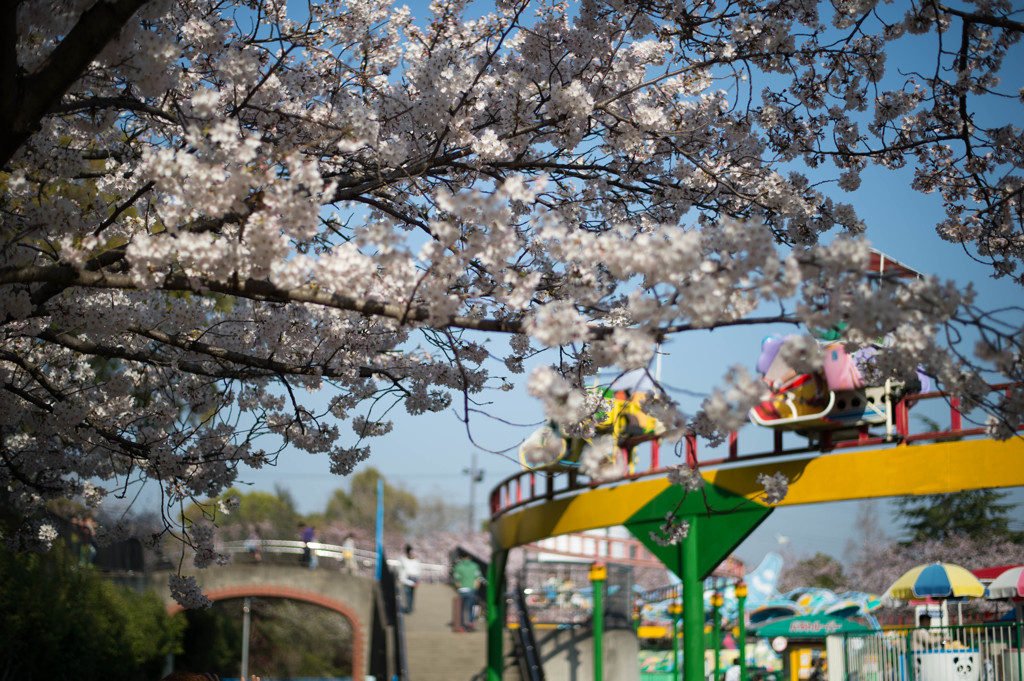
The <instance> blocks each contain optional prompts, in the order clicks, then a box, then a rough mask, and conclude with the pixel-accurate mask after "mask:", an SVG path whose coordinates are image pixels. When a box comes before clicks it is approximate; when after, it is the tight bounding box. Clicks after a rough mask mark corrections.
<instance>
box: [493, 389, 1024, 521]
mask: <svg viewBox="0 0 1024 681" xmlns="http://www.w3.org/2000/svg"><path fill="white" fill-rule="evenodd" d="M1018 385H1020V384H1018V383H1000V384H997V385H993V386H990V390H991V391H992V392H1004V391H1008V390H1009V389H1010V388H1014V387H1016V386H1018ZM932 399H941V400H943V401H945V402H946V403H947V404H948V405H949V408H950V424H951V427H950V429H949V430H943V431H928V432H923V433H911V432H910V418H909V409H910V406H911V405H914V404H917V403H919V402H922V401H925V400H932ZM893 412H894V414H893V416H894V421H895V423H894V427H895V433H894V434H893V435H892V436H870V435H869V434H868V432H867V429H866V428H865V429H862V430H861V431H860V432H858V434H857V436H856V437H855V438H850V439H844V440H833V439H832V433H831V431H827V430H825V431H822V437H821V440H820V441H819V442H818V443H817V444H816V445H813V446H808V445H805V446H801V447H790V448H784V447H783V446H782V431H781V430H776V431H775V432H774V435H775V437H774V442H773V447H772V449H771V450H770V451H766V452H756V453H752V454H743V455H741V454H739V447H738V438H739V435H738V432H736V431H733V432H732V433H730V435H729V439H728V451H729V453H728V455H727V456H725V457H721V458H717V459H708V460H703V461H700V466H702V467H703V466H719V465H730V464H736V463H740V462H744V463H748V462H753V461H757V460H759V459H769V458H777V457H780V456H792V455H798V454H808V453H817V454H824V453H828V452H831V451H833V450H837V449H849V448H855V447H873V446H882V445H888V446H906V445H909V444H911V443H914V442H926V441H932V442H938V441H942V440H948V439H954V438H968V437H978V436H984V435H985V434H986V430H985V428H983V427H974V428H963V427H962V426H963V413H962V412H961V411H960V402H959V400H958V399H957V398H956V397H954V396H952V395H950V394H948V393H945V392H941V391H934V392H928V393H919V394H913V395H904V396H903V397H902V398H901V399H900V400H899V401H898V402H896V404H895V405H894V409H893ZM1018 430H1020V431H1024V424H1022V425H1021V426H1019V427H1018ZM644 441H649V442H650V443H651V455H650V459H649V460H650V465H649V467H648V468H646V469H643V468H639V467H638V466H639V464H640V457H639V456H638V455H637V454H636V453H635V452H634V454H633V455H632V457H630V458H631V459H632V460H631V461H629V462H628V464H627V469H626V470H625V471H624V472H623V474H622V475H621V476H619V477H615V478H611V479H607V480H590V479H586V478H584V479H581V477H580V474H579V471H578V470H577V469H573V470H569V471H565V472H554V471H545V470H544V469H536V468H535V469H528V470H523V471H519V472H518V473H514V474H512V475H510V476H508V477H507V478H505V479H504V480H502V481H501V482H499V483H498V484H497V485H496V486H495V487H494V488H493V489H492V490H491V494H490V510H491V520H492V521H493V520H496V519H498V518H500V517H501V516H502V515H504V514H506V513H509V512H511V511H514V510H516V509H520V508H525V507H527V506H532V505H535V504H539V503H544V502H548V501H552V500H554V499H556V498H560V497H564V496H570V495H572V494H574V493H576V492H580V491H584V490H590V489H594V488H597V487H602V486H609V487H610V486H614V485H618V484H622V483H628V482H631V481H634V480H638V479H642V478H649V477H654V476H658V475H665V474H666V473H668V471H669V470H670V469H671V468H673V467H674V466H663V465H661V462H660V460H659V455H658V440H657V439H650V438H649V437H646V438H638V439H636V440H634V441H631V442H627V443H626V444H627V446H633V445H637V444H639V443H641V442H644ZM685 447H686V461H687V462H688V463H690V464H691V465H695V464H696V463H697V461H698V459H697V454H698V448H697V437H696V436H695V435H693V434H688V435H686V436H685Z"/></svg>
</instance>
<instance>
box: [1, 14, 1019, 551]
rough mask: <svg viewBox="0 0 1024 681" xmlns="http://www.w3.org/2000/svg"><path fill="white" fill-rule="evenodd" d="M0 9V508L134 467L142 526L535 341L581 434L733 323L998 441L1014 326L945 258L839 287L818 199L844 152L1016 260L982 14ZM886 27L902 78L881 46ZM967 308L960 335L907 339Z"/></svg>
mask: <svg viewBox="0 0 1024 681" xmlns="http://www.w3.org/2000/svg"><path fill="white" fill-rule="evenodd" d="M0 12H2V13H3V16H2V17H0V26H3V32H4V37H5V40H4V41H2V43H3V48H2V51H0V185H2V187H3V192H2V198H0V221H2V222H0V229H2V237H0V238H2V241H0V245H2V248H0V310H2V315H3V318H2V327H0V329H2V338H0V438H2V440H0V478H2V482H3V489H4V490H5V491H4V501H5V504H6V505H7V506H8V507H9V508H14V509H17V510H18V514H17V515H18V516H19V517H31V515H32V510H33V508H36V507H38V505H39V504H41V503H43V502H44V501H45V500H46V499H48V498H52V497H75V496H82V497H84V498H85V499H86V500H88V501H90V503H95V502H97V501H98V500H99V499H100V498H101V497H102V496H103V495H105V494H108V493H110V492H111V491H112V490H120V491H122V492H127V493H128V494H133V493H134V486H135V484H136V482H138V481H144V480H151V481H153V482H154V483H158V484H160V485H161V486H162V490H163V494H164V499H165V501H166V508H167V509H168V518H171V517H172V515H173V509H175V508H178V507H179V505H180V504H183V503H184V502H185V501H186V500H188V499H190V498H193V497H207V496H210V497H212V496H215V495H216V494H218V492H220V491H222V490H223V489H226V488H227V487H228V486H229V485H230V484H231V483H232V481H233V480H234V479H235V477H236V475H237V473H238V470H239V467H240V466H253V467H260V466H264V465H268V464H271V463H273V462H275V460H276V459H277V455H278V454H279V453H280V452H281V451H282V450H283V449H284V448H285V447H289V448H295V449H298V450H305V451H308V452H313V453H318V454H323V455H326V456H329V457H330V458H331V461H332V462H333V470H334V471H335V472H337V473H341V474H344V473H347V472H349V471H351V470H352V469H353V467H354V466H356V465H357V464H358V463H359V462H360V461H362V460H363V459H365V458H366V457H367V456H368V454H369V448H368V446H367V444H366V442H367V440H368V438H370V437H373V436H379V435H383V434H385V433H386V432H387V431H388V430H389V428H390V425H389V423H388V422H387V421H385V420H383V418H382V416H381V414H382V413H384V412H385V411H386V407H388V406H390V405H392V404H394V403H395V402H400V403H401V404H402V405H404V408H405V409H406V410H408V411H409V412H410V413H413V414H419V413H424V412H433V411H438V410H441V409H445V408H447V407H448V406H449V405H450V404H451V403H452V400H453V396H454V397H455V398H456V399H457V400H458V402H457V404H458V405H462V406H461V407H460V408H461V409H462V410H463V411H464V412H465V411H466V410H467V408H468V405H469V404H470V403H471V402H470V401H471V400H472V399H473V396H474V395H475V394H477V393H479V392H480V391H481V390H482V389H484V388H485V387H488V386H489V385H490V384H491V380H489V379H488V363H489V362H490V361H491V360H492V359H497V360H499V361H504V364H505V366H506V367H508V368H509V369H512V370H514V371H515V370H518V371H522V367H523V362H524V360H525V359H526V358H528V357H530V356H531V355H532V354H533V353H535V352H536V351H537V350H539V349H541V348H544V347H550V348H560V353H559V355H558V362H557V364H555V365H552V366H550V367H543V368H541V369H539V370H537V371H536V372H535V373H534V374H533V375H532V376H531V377H530V379H529V383H528V384H529V390H530V392H531V393H532V394H534V395H537V396H538V397H540V398H541V399H542V401H543V402H544V407H545V410H546V413H547V415H548V416H549V417H551V418H552V419H554V420H556V421H558V422H560V423H562V424H564V425H565V426H566V427H575V429H576V430H575V431H574V432H577V431H578V432H586V431H587V429H588V428H589V427H592V423H590V422H589V419H590V416H591V415H592V414H593V412H594V410H595V409H596V408H597V407H598V406H599V404H598V403H597V401H596V400H595V399H594V398H592V397H588V396H587V394H586V393H585V392H584V391H582V389H581V388H582V385H583V383H584V381H585V380H586V378H587V377H588V376H592V375H593V374H594V373H595V372H596V371H597V369H599V368H601V367H609V366H615V367H617V368H618V369H620V370H629V369H634V368H638V367H645V366H647V364H648V362H649V361H650V359H651V357H652V354H653V348H654V347H655V344H656V343H657V342H658V341H659V340H662V339H664V338H666V337H668V336H670V335H672V334H678V333H684V332H686V331H687V330H691V329H697V328H711V327H720V326H724V325H734V324H749V323H754V322H758V321H778V320H788V321H794V322H800V323H803V324H806V325H808V326H810V327H828V326H831V325H833V324H835V323H837V322H839V321H843V322H845V323H846V324H847V325H848V328H847V330H846V339H847V340H849V341H850V342H852V343H858V342H863V341H865V340H866V339H872V338H876V337H878V336H879V335H882V334H885V333H890V334H892V335H893V337H894V338H895V344H894V346H893V347H892V348H891V349H886V350H884V351H882V352H881V353H880V354H879V355H878V362H879V365H880V367H881V368H882V370H883V371H885V372H886V373H887V374H891V375H893V376H896V377H900V376H907V375H909V374H910V372H912V371H913V368H914V367H916V366H918V365H922V366H923V367H925V369H926V370H927V371H928V372H929V373H930V374H932V375H933V376H934V377H936V379H937V380H938V382H939V384H940V385H941V386H942V387H943V388H944V389H946V390H949V391H951V392H952V393H953V394H956V395H958V396H960V397H961V398H962V399H964V400H966V401H967V403H968V404H984V405H985V406H986V407H987V408H988V409H989V411H990V413H991V414H992V421H991V424H992V431H993V433H994V434H997V435H1001V436H1004V437H1005V436H1008V434H1009V433H1010V432H1011V429H1012V428H1013V427H1014V426H1016V425H1017V424H1018V423H1019V422H1020V418H1021V412H1022V409H1021V405H1022V401H1021V400H1022V393H1021V392H1020V391H1019V390H1013V391H1010V392H1009V393H1006V394H1004V395H1003V396H1002V397H1001V398H1000V399H1001V400H1002V401H1001V402H991V401H990V400H989V393H988V391H987V383H986V377H988V378H991V375H990V374H986V373H984V372H985V371H986V370H992V369H994V370H996V371H998V372H1001V373H1002V376H1001V378H1002V379H1013V380H1017V379H1020V378H1021V370H1022V362H1021V354H1020V346H1019V343H1020V339H1021V338H1022V330H1021V328H1020V326H1019V324H1017V325H1013V324H1010V325H1003V324H1002V320H1001V319H1000V318H997V317H993V316H991V315H989V314H988V312H987V311H982V310H976V309H974V307H973V297H972V296H973V294H972V292H971V291H969V290H960V289H958V288H957V287H956V286H955V285H954V284H952V283H950V282H942V281H939V280H937V279H934V278H923V279H919V280H913V281H906V280H904V281H885V282H883V285H882V286H875V287H871V286H869V285H868V284H867V282H866V280H865V277H864V272H865V270H866V269H867V267H868V261H869V244H868V243H867V241H866V240H865V239H863V238H859V235H860V234H861V232H862V231H863V230H864V225H863V224H862V223H861V221H860V220H859V219H858V217H857V215H856V214H855V213H854V211H853V209H852V208H851V207H850V206H849V205H846V204H844V203H842V202H841V198H842V196H843V193H844V192H852V191H855V190H856V189H857V187H858V184H859V181H860V180H859V177H860V173H861V171H862V170H864V169H865V168H866V167H867V166H869V165H871V164H878V165H882V166H887V167H893V168H898V167H902V166H905V165H912V166H913V167H914V168H915V179H914V189H917V190H919V191H925V192H939V193H941V195H942V197H943V199H944V203H945V206H946V210H947V216H946V219H944V220H943V222H942V223H941V224H940V225H938V230H939V233H940V235H941V236H942V237H943V238H945V239H947V240H949V241H951V242H952V244H953V245H952V246H951V247H953V248H962V249H964V251H965V253H966V257H972V258H976V259H980V260H982V261H984V262H987V263H989V264H991V266H992V270H993V273H994V274H995V275H996V276H1002V277H1010V278H1013V280H1014V281H1016V282H1017V283H1021V282H1022V281H1024V279H1022V274H1021V270H1020V268H1019V260H1020V259H1021V256H1022V248H1024V237H1022V234H1021V227H1022V224H1021V222H1022V207H1021V206H1022V202H1021V198H1022V191H1024V184H1022V181H1021V175H1020V168H1021V165H1022V163H1024V143H1022V136H1021V130H1020V129H1019V128H1017V127H1014V126H1013V124H1012V123H1013V121H1019V120H1021V118H1020V105H1021V99H1020V98H1021V93H1020V92H1019V91H1018V89H1017V88H1019V86H1020V84H1019V83H1018V84H1013V83H1005V82H1001V81H1000V78H1001V77H1010V76H1013V75H1019V74H1013V73H1011V74H1007V73H1005V72H1006V71H1012V70H1013V69H1012V68H1010V67H1008V66H1006V64H1004V58H1005V57H1006V56H1007V53H1008V50H1012V49H1013V46H1014V45H1015V43H1016V42H1017V41H1018V39H1019V38H1020V35H1021V32H1022V29H1024V24H1022V23H1021V22H1020V20H1019V17H1017V15H1015V14H1014V13H1013V11H1012V7H1011V3H1007V2H986V1H981V0H979V1H978V2H976V3H954V5H953V6H947V5H944V4H939V3H937V2H931V1H925V2H915V3H913V6H912V8H911V9H910V10H909V11H906V8H905V7H903V6H900V7H893V6H883V7H879V8H876V7H874V3H871V2H846V1H839V0H837V1H835V2H833V3H825V4H823V5H821V6H818V5H817V4H815V3H814V2H811V1H808V0H800V1H795V0H793V1H791V0H779V1H777V2H773V3H756V2H752V1H747V0H736V1H734V2H676V1H675V0H673V1H672V2H660V1H659V0H644V1H642V2H633V3H623V2H618V1H617V0H610V1H603V0H581V1H580V2H574V3H561V2H551V1H547V0H529V1H528V0H522V1H509V0H499V1H498V3H497V4H496V5H494V6H493V7H491V6H487V7H481V6H480V3H477V4H474V5H472V6H469V7H467V5H466V3H464V2H458V1H455V0H437V1H436V2H434V3H433V4H432V5H430V8H429V10H426V9H424V10H423V11H422V12H421V14H422V16H418V17H415V18H414V16H413V14H412V13H411V12H410V10H408V9H406V8H404V7H394V6H392V5H391V4H389V3H388V2H385V1H383V0H351V1H349V2H345V1H344V0H330V1H327V2H318V3H311V4H309V5H307V4H305V3H302V4H301V6H300V7H295V8H291V9H289V8H286V6H285V4H284V3H283V2H277V1H275V0H234V1H229V0H220V1H217V2H213V1H204V0H102V1H97V2H92V1H91V0H64V1H54V2H25V1H22V2H18V1H17V0H16V1H15V2H8V3H5V4H4V6H3V9H2V10H0ZM908 42H910V43H911V44H912V49H913V50H914V51H916V52H918V53H920V52H922V51H924V50H923V48H922V46H927V51H929V53H928V59H926V60H924V61H923V62H922V65H920V66H921V69H927V70H913V71H908V70H906V69H903V70H899V69H896V68H894V67H892V66H891V65H887V63H886V56H887V54H888V53H889V52H891V51H892V50H893V49H900V46H901V45H904V44H905V43H908ZM1011 63H1013V62H1011ZM915 68H916V67H915ZM997 100H998V101H999V102H1000V105H999V107H1000V108H997V109H996V111H997V112H1000V115H997V116H993V115H986V116H979V115H978V111H979V110H981V109H986V110H987V107H989V104H990V103H991V102H992V101H997ZM1002 112H1005V116H1004V115H1001V114H1002ZM993 118H995V119H996V120H991V119H993ZM823 235H828V236H829V245H828V246H823V245H821V244H819V238H820V237H821V236H823ZM833 236H835V237H836V238H834V239H833V238H832V237H833ZM759 306H762V307H761V310H764V309H772V310H778V311H779V313H778V315H776V316H772V317H765V316H763V314H764V313H763V312H758V308H759ZM758 315H760V316H758ZM965 326H973V327H974V328H976V329H980V333H975V337H977V338H979V339H980V340H979V341H978V343H977V347H976V348H964V347H962V345H963V344H961V345H952V346H951V345H950V344H948V343H947V342H946V339H947V338H949V337H950V336H949V334H946V333H940V331H943V330H951V332H952V333H953V334H957V333H959V332H960V329H962V328H963V327H965ZM477 332H485V333H486V334H490V335H494V334H506V335H508V336H509V337H510V342H509V348H510V351H509V353H508V356H506V357H498V358H491V357H490V356H489V351H488V350H487V349H486V347H485V345H484V344H483V342H482V340H483V338H484V334H483V333H477ZM423 348H427V349H429V351H425V350H423ZM318 389H319V390H323V391H325V392H326V393H327V394H328V395H329V396H330V398H329V403H328V404H327V407H326V409H325V410H324V411H322V412H316V411H313V409H312V408H311V407H310V406H309V400H308V399H307V394H308V393H309V392H310V391H314V390H318ZM759 398H760V390H759V388H757V386H756V384H755V383H754V381H753V380H752V379H751V378H750V377H749V376H747V375H745V373H744V372H742V371H740V370H738V369H737V370H734V371H733V372H731V373H730V378H729V385H728V386H727V387H726V388H723V389H722V390H721V391H719V392H716V393H715V394H714V395H713V396H712V397H711V398H709V400H708V401H707V403H706V405H705V409H704V410H703V411H702V412H701V413H700V414H698V415H697V417H696V418H695V419H693V420H692V421H690V422H688V423H685V424H683V425H685V426H687V427H691V428H694V429H696V430H697V431H698V432H699V433H700V434H702V435H707V436H712V437H714V436H715V435H716V434H718V435H721V433H724V432H726V431H728V430H729V429H731V428H734V427H736V426H737V425H738V423H740V422H741V421H742V420H743V419H744V418H745V413H746V410H747V408H748V407H749V406H750V404H751V403H753V402H754V401H756V400H758V399H759ZM660 416H661V417H662V418H663V419H664V420H668V421H669V422H671V423H674V424H675V425H680V423H681V421H682V419H683V417H682V416H681V415H678V414H677V415H676V416H672V408H671V405H666V407H665V408H663V409H662V411H661V413H660ZM346 422H347V424H348V425H349V426H351V427H350V428H343V425H344V424H346ZM22 529H23V530H25V531H23V532H21V534H18V529H17V528H16V527H13V526H10V527H8V528H6V529H5V533H6V534H7V536H8V538H9V539H10V540H11V541H14V542H16V543H17V542H23V543H29V542H30V541H31V540H32V539H33V538H37V537H38V534H37V533H34V532H35V531H34V529H33V528H32V527H30V526H23V528H22ZM182 529H184V530H185V531H186V532H188V531H189V529H188V528H187V527H186V528H182ZM193 539H196V538H193ZM200 539H201V537H200ZM197 555H199V556H203V557H206V558H207V559H213V558H212V555H213V554H212V553H211V552H209V551H204V550H200V551H198V552H197Z"/></svg>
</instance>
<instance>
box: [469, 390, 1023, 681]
mask: <svg viewBox="0 0 1024 681" xmlns="http://www.w3.org/2000/svg"><path fill="white" fill-rule="evenodd" d="M1008 387H1009V386H1007V385H999V386H994V387H993V390H994V391H999V390H1006V389H1007V388H1008ZM936 399H941V400H943V401H945V402H946V403H947V404H948V405H949V419H950V429H949V430H943V431H929V432H920V433H912V432H910V419H909V417H908V410H909V407H910V405H913V404H917V403H920V402H922V401H925V400H936ZM894 417H895V418H894V425H895V431H894V433H893V434H892V435H891V436H889V437H878V436H875V435H872V434H871V433H870V432H869V431H868V430H867V429H866V428H863V429H861V430H860V431H859V432H858V433H857V437H856V438H852V439H846V440H836V441H832V439H831V438H830V437H829V434H828V433H826V434H825V435H824V436H823V437H821V439H820V442H819V445H818V447H817V448H810V447H806V446H804V447H800V448H795V449H785V448H784V447H783V446H782V433H781V431H775V440H774V447H773V449H772V451H769V452H763V453H757V454H747V455H742V456H741V455H740V454H739V453H738V452H739V448H738V442H737V437H736V434H735V433H733V434H732V436H731V437H730V441H729V455H728V456H727V457H726V458H721V459H717V460H709V461H701V462H699V470H700V472H701V475H702V477H703V478H704V486H703V487H702V488H701V489H700V490H698V491H695V492H689V493H687V492H686V491H685V490H684V489H683V488H682V487H681V486H679V485H672V484H670V483H669V481H668V478H667V473H668V471H669V470H670V468H671V467H665V466H662V465H661V464H660V460H659V442H658V440H656V439H655V440H650V443H651V448H650V457H649V466H648V467H647V468H646V469H645V470H637V469H636V466H637V465H638V464H639V460H638V457H637V456H636V452H635V451H634V452H633V455H632V456H631V457H630V460H629V467H630V470H628V471H626V472H625V473H624V475H623V476H622V477H620V478H617V479H614V480H606V481H600V482H595V481H581V480H580V479H579V476H578V475H577V474H576V471H567V472H564V473H548V472H544V471H538V470H532V471H530V470H527V471H522V472H520V473H517V474H516V475H513V476H510V477H509V478H506V479H505V480H504V481H502V482H501V483H500V484H498V485H497V486H496V487H495V488H494V490H493V491H492V492H491V523H490V528H491V543H492V555H491V563H490V567H489V570H488V604H487V605H488V608H487V626H488V643H487V646H488V654H487V670H488V671H487V673H488V677H487V678H488V681H497V680H498V679H500V673H501V668H502V655H503V653H504V651H503V649H502V643H503V638H502V629H503V627H504V623H505V601H504V594H505V588H504V586H505V564H506V561H507V558H508V552H509V551H510V550H511V549H513V548H515V547H517V546H521V545H523V544H528V543H531V542H535V541H539V540H541V539H545V538H548V537H553V536H558V535H561V534H566V533H570V532H582V531H585V530H593V529H599V528H604V527H613V526H616V525H623V526H625V527H626V528H628V529H629V530H630V532H631V533H632V534H633V535H634V536H636V537H637V539H639V540H640V541H641V542H643V543H644V544H645V545H646V546H647V548H648V549H650V550H651V552H652V553H654V555H656V556H657V557H658V558H659V559H660V560H661V561H662V562H663V563H664V564H665V566H666V567H668V568H669V569H670V570H672V571H673V572H675V573H676V574H677V575H678V576H679V577H680V578H681V579H682V580H683V590H684V593H683V609H684V622H683V624H684V645H689V646H694V647H693V649H690V648H687V649H686V650H685V653H690V654H689V655H686V654H685V653H684V660H690V661H692V662H686V663H685V664H686V665H687V667H686V669H685V671H686V677H687V678H700V677H702V676H703V668H702V666H701V665H703V650H702V648H701V647H700V646H702V645H703V642H702V640H701V639H702V637H701V636H700V635H699V634H696V632H703V629H704V622H703V601H702V598H703V593H702V589H701V588H700V583H701V582H702V581H703V579H704V578H705V577H706V576H707V575H709V574H710V573H711V571H712V570H713V569H714V568H715V567H716V566H717V565H718V564H719V563H720V562H721V561H722V560H724V559H725V558H726V557H727V556H728V555H729V554H730V553H731V552H732V551H733V549H735V548H736V547H737V546H738V545H739V544H740V543H742V542H743V540H744V539H745V538H746V537H747V536H748V535H749V534H750V533H751V532H752V531H753V530H754V529H755V528H756V527H757V526H758V525H760V524H761V522H763V521H764V520H765V518H767V517H768V515H769V514H770V513H771V511H772V510H773V508H775V507H778V506H797V505H803V504H818V503H826V502H830V501H843V500H852V499H868V498H878V497H892V496H906V495H920V494H939V493H945V492H957V491H962V490H970V489H985V488H993V487H1017V486H1024V438H1022V436H1021V435H1019V434H1018V435H1017V436H1015V437H1013V438H1011V439H1010V440H1007V441H1005V442H999V441H996V440H991V439H987V438H984V437H982V436H984V435H985V429H984V428H977V427H975V428H963V421H964V417H963V415H962V414H961V412H960V410H959V404H958V403H957V401H956V400H955V399H954V398H951V397H950V396H948V395H946V394H944V393H941V392H932V393H924V394H920V395H911V396H908V397H906V398H904V399H903V400H901V401H899V402H898V403H897V404H896V405H895V413H894ZM629 444H639V442H636V443H629ZM697 453H698V452H697V442H696V439H695V438H687V439H686V461H687V463H688V464H689V465H690V466H691V467H694V466H698V458H697ZM777 472H781V473H782V474H783V475H785V476H786V477H787V478H788V479H789V491H788V493H787V494H786V497H785V498H784V499H783V500H782V501H780V502H778V503H777V504H774V505H771V506H770V505H768V504H766V503H764V501H763V500H762V499H763V496H764V491H763V488H762V486H761V485H760V484H759V483H758V482H757V479H758V476H759V475H760V474H762V473H763V474H766V475H773V474H775V473H777ZM672 512H674V513H675V515H676V516H677V517H678V518H681V519H684V520H686V521H688V522H689V523H690V531H689V533H688V534H687V537H686V538H685V539H684V540H683V541H682V542H680V543H678V544H675V545H671V546H663V545H661V544H660V543H658V542H657V541H656V540H654V539H653V538H652V536H651V535H652V533H655V532H657V530H658V528H659V527H660V526H661V525H662V523H664V522H665V517H666V515H667V514H669V513H672ZM690 584H692V585H694V586H695V587H696V588H689V589H688V588H687V586H688V585H690ZM691 631H692V632H695V633H694V635H691V636H686V633H688V632H691ZM687 641H690V643H689V644H687V643H686V642H687ZM691 665H692V669H691Z"/></svg>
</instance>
